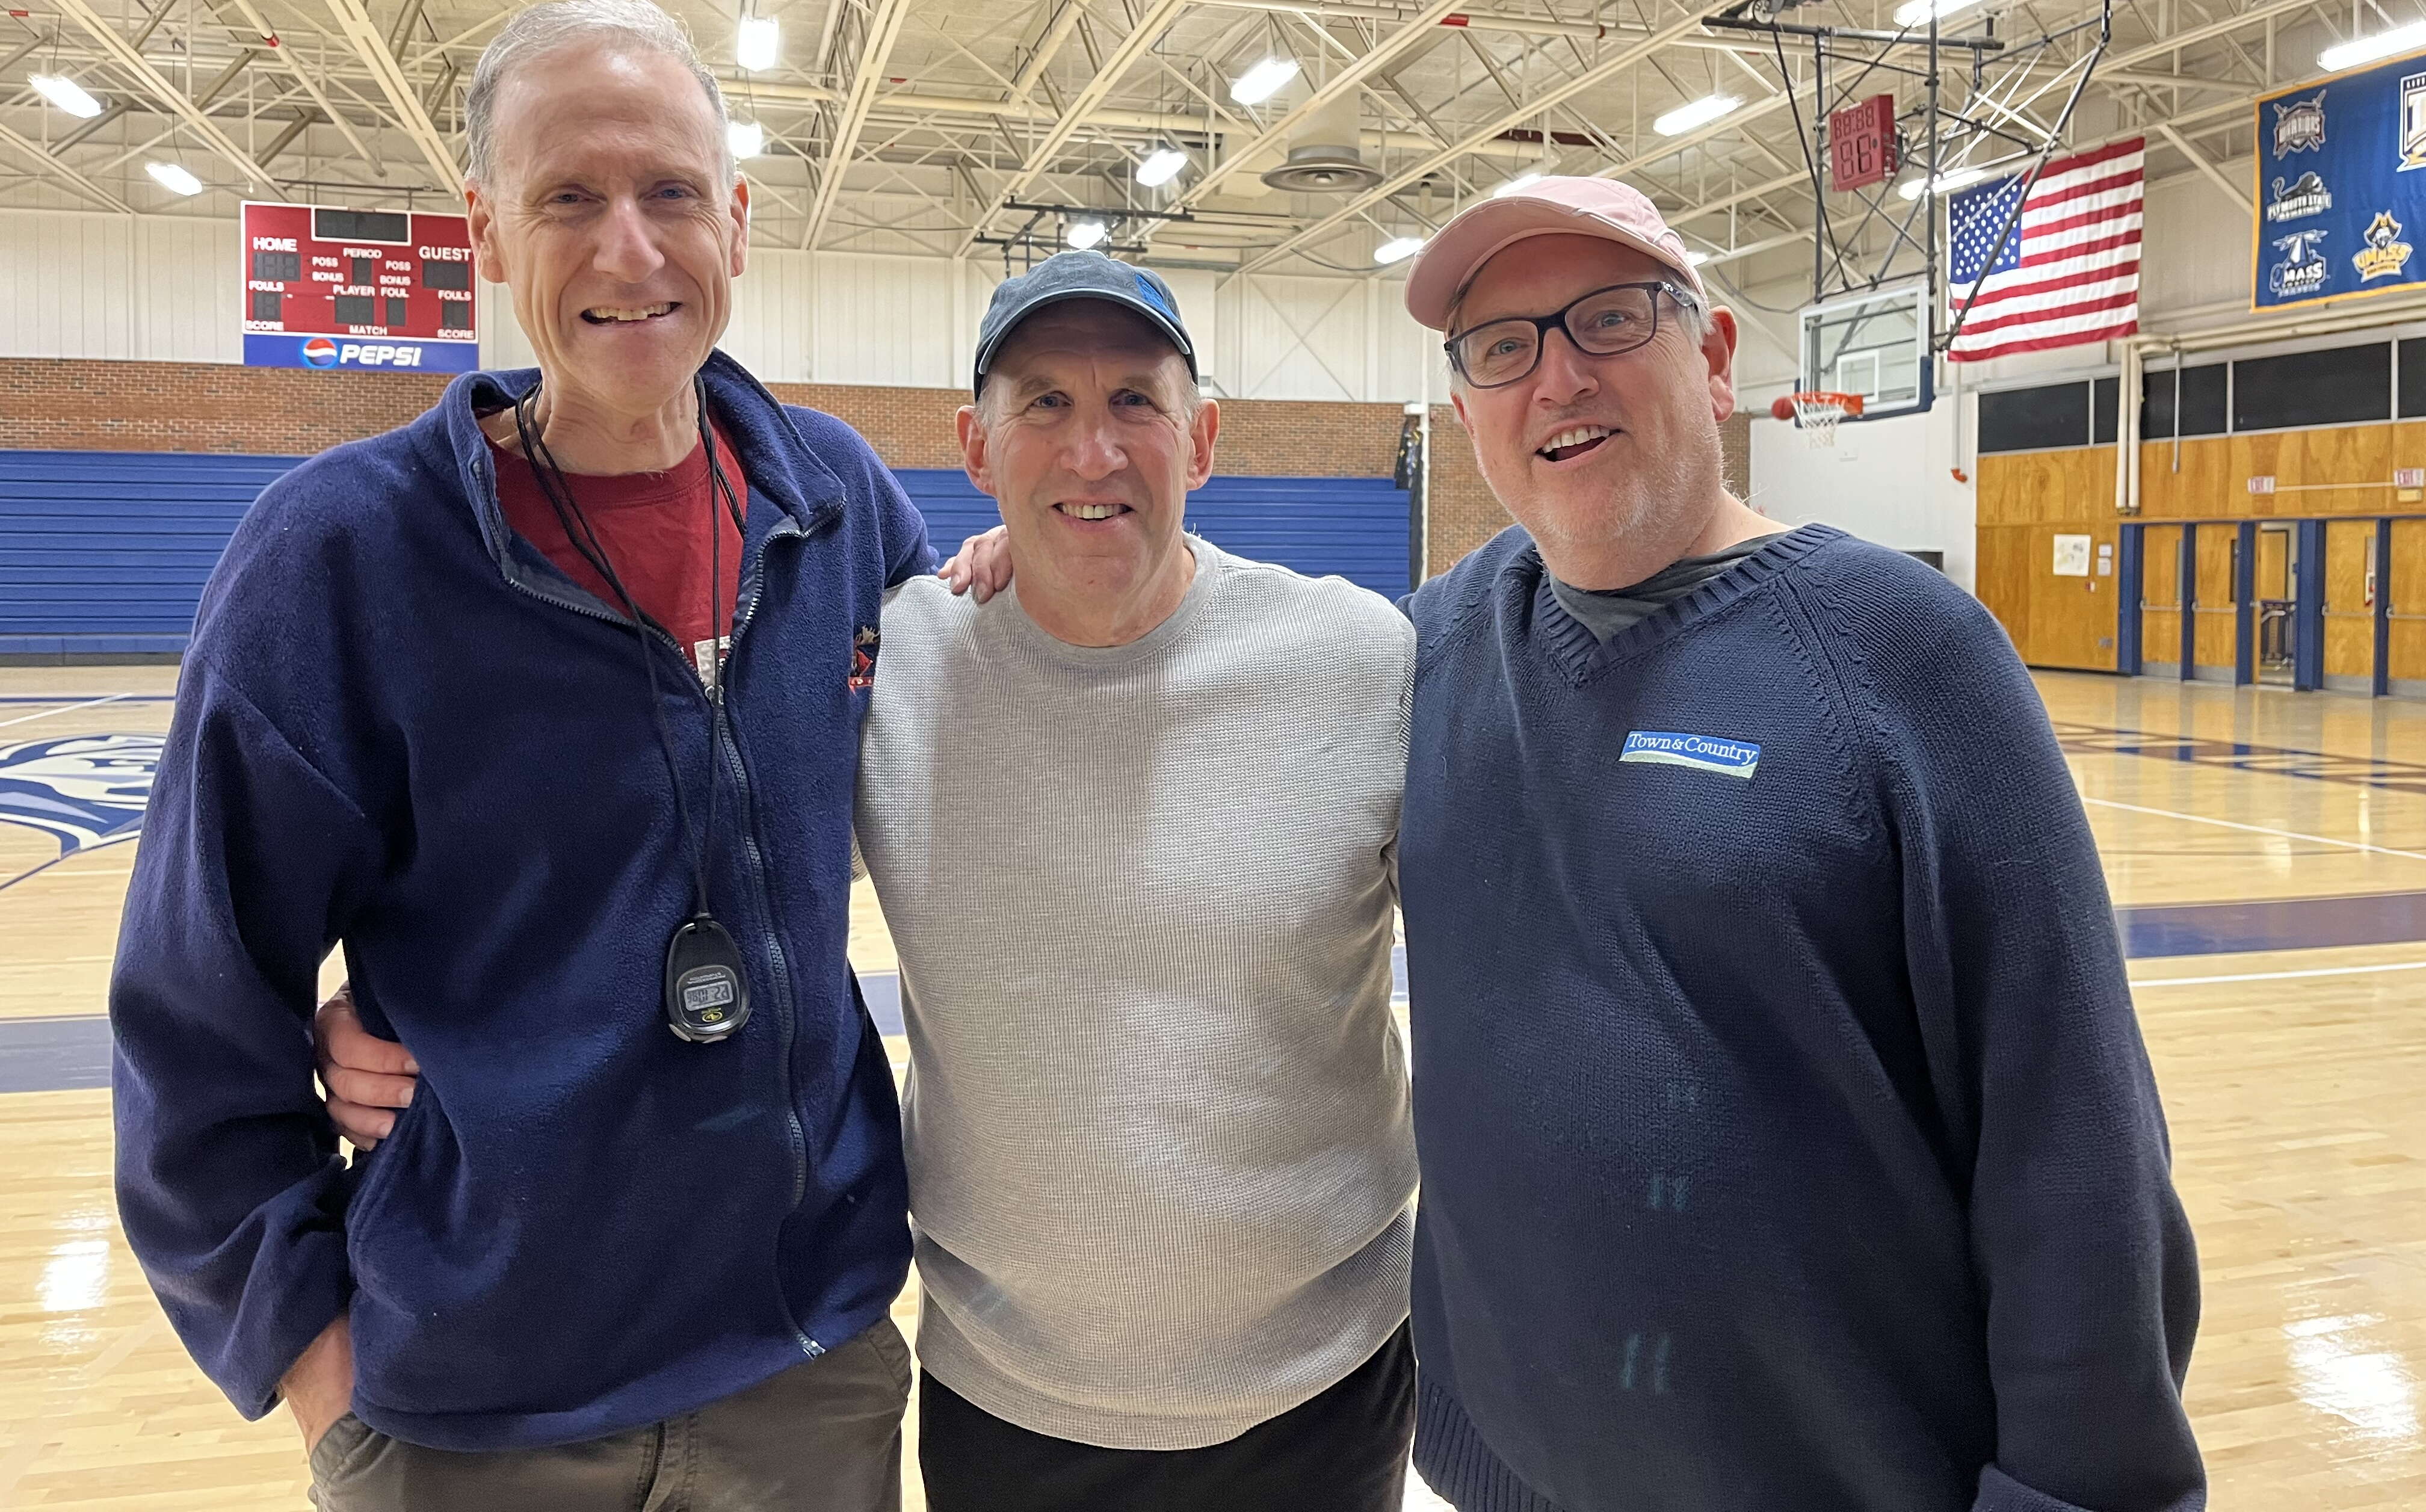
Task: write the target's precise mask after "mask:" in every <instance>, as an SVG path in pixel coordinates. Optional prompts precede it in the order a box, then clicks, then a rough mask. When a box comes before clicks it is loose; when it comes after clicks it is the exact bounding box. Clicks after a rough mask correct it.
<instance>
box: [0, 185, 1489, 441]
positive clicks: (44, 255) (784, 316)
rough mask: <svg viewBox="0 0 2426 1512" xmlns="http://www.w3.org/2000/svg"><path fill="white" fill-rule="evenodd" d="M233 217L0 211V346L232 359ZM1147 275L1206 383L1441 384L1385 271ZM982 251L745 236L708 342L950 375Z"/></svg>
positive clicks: (756, 363) (843, 376)
mask: <svg viewBox="0 0 2426 1512" xmlns="http://www.w3.org/2000/svg"><path fill="white" fill-rule="evenodd" d="M236 242H237V231H236V223H235V221H234V220H211V219H202V218H200V217H166V216H143V217H131V218H130V217H124V216H105V215H92V214H81V213H75V212H19V211H10V212H0V309H6V310H7V311H8V316H7V317H6V318H5V320H0V356H11V357H87V358H120V359H127V358H132V359H140V360H149V361H154V362H238V361H241V360H242V357H243V352H244V340H243V331H242V324H241V322H242V314H243V310H242V298H243V296H242V287H241V283H240V281H239V278H238V271H239V266H240V263H239V257H240V249H238V247H237V245H236ZM1163 277H1164V278H1165V280H1166V281H1168V282H1169V283H1170V284H1171V286H1172V292H1173V294H1175V295H1176V296H1177V297H1178V299H1179V308H1180V314H1181V315H1182V316H1183V317H1184V318H1185V319H1186V320H1187V322H1188V327H1189V330H1190V332H1192V333H1193V334H1194V335H1195V337H1196V341H1197V347H1198V353H1199V362H1200V365H1201V366H1202V367H1203V369H1204V371H1205V375H1206V377H1207V378H1209V379H1210V380H1211V382H1210V385H1209V386H1210V387H1211V388H1212V390H1213V392H1215V393H1217V394H1225V395H1229V396H1231V397H1244V398H1256V399H1359V400H1379V401H1384V402H1401V401H1405V400H1411V399H1415V398H1419V397H1421V396H1422V394H1423V393H1424V392H1425V386H1424V367H1425V364H1426V363H1428V362H1429V363H1430V364H1431V366H1432V368H1433V373H1432V378H1431V395H1432V397H1433V398H1434V399H1440V398H1443V397H1445V396H1446V394H1447V392H1448V388H1447V380H1446V373H1445V369H1443V368H1442V367H1441V364H1440V362H1439V360H1438V355H1437V346H1438V338H1437V337H1436V336H1434V335H1433V334H1432V333H1431V332H1429V331H1426V330H1423V329H1422V328H1420V327H1418V326H1417V325H1416V324H1415V322H1414V321H1413V320H1412V319H1410V318H1408V316H1407V314H1406V311H1405V308H1404V307H1403V306H1402V305H1401V304H1400V302H1399V299H1400V295H1401V292H1402V288H1403V286H1402V285H1401V284H1400V283H1399V281H1397V280H1395V279H1392V280H1381V281H1376V280H1370V279H1350V278H1337V279H1333V278H1266V277H1253V278H1245V279H1231V280H1229V281H1223V280H1222V278H1221V275H1219V274H1217V273H1214V272H1210V271H1206V270H1204V269H1195V268H1174V269H1171V270H1169V271H1167V272H1165V273H1164V275H1163ZM1001 279H1002V265H1001V260H1000V259H999V258H983V257H979V258H970V259H967V260H965V261H962V262H957V263H956V262H952V261H949V260H947V259H944V258H914V257H883V256H870V255H865V254H852V253H830V252H820V253H816V254H811V253H807V252H801V251H794V250H790V249H769V248H756V249H752V252H751V255H750V265H749V269H748V271H746V272H745V273H744V274H743V275H742V277H741V278H740V279H739V280H738V281H736V283H735V285H734V299H733V316H732V320H731V322H730V324H729V325H728V326H727V328H726V334H725V339H724V346H725V349H726V350H727V351H729V352H731V353H732V354H733V355H734V356H735V357H736V358H737V359H739V360H740V361H741V362H743V363H744V364H745V365H747V366H748V367H749V368H750V369H751V370H752V372H754V373H756V374H758V375H759V377H761V378H765V379H767V380H768V381H769V382H777V383H783V382H812V381H813V382H824V383H882V384H907V385H914V386H918V387H934V388H951V389H957V388H959V387H961V386H962V384H963V383H965V382H966V381H967V378H968V371H969V364H970V362H971V360H972V357H973V356H974V353H975V351H976V346H977V327H978V319H979V318H980V317H981V316H982V315H983V314H984V312H985V307H986V301H987V299H988V298H989V297H990V296H991V295H992V293H993V291H994V288H995V284H996V283H998V282H999V281H1001ZM477 301H478V306H479V319H480V330H481V339H480V360H481V362H482V364H483V365H484V366H489V367H523V366H527V365H529V364H530V363H531V362H533V361H534V357H533V354H532V350H531V346H530V342H529V341H528V339H527V338H526V336H525V335H524V332H523V330H522V329H521V327H520V326H519V325H518V324H517V323H516V322H515V319H514V314H513V304H512V300H511V299H510V298H509V296H508V295H507V293H506V291H505V290H504V289H503V288H501V287H500V286H498V285H496V284H493V283H490V282H488V281H485V280H483V281H481V282H480V283H479V285H478V286H477Z"/></svg>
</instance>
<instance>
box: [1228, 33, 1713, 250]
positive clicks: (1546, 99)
mask: <svg viewBox="0 0 2426 1512" xmlns="http://www.w3.org/2000/svg"><path fill="white" fill-rule="evenodd" d="M1704 14H1705V12H1703V11H1701V10H1699V9H1694V10H1689V11H1687V12H1686V13H1685V14H1683V15H1681V16H1678V17H1676V18H1674V20H1672V21H1670V22H1669V23H1668V24H1666V25H1664V26H1662V27H1660V28H1659V29H1658V31H1656V32H1653V33H1652V34H1651V35H1650V36H1648V37H1646V38H1644V39H1643V40H1642V41H1639V42H1636V43H1635V44H1633V45H1632V46H1630V47H1624V48H1620V49H1619V50H1618V51H1616V52H1615V53H1612V54H1610V55H1609V56H1608V57H1605V58H1603V59H1602V60H1601V61H1600V62H1598V63H1595V64H1593V66H1592V67H1591V68H1588V69H1586V70H1584V71H1583V72H1580V73H1578V74H1577V75H1576V76H1575V77H1573V78H1571V79H1569V80H1567V81H1566V82H1565V83H1564V84H1561V85H1560V86H1558V87H1557V88H1550V89H1545V90H1544V91H1542V93H1541V94H1539V95H1538V96H1536V97H1535V98H1533V99H1531V100H1529V101H1528V102H1526V104H1525V106H1524V108H1522V109H1519V110H1511V111H1509V112H1508V113H1507V114H1506V115H1504V116H1501V117H1499V118H1498V119H1497V120H1496V121H1492V122H1491V123H1490V124H1488V125H1486V126H1482V127H1480V128H1478V129H1477V130H1475V131H1472V132H1469V133H1467V134H1466V135H1465V136H1464V137H1460V138H1459V139H1458V140H1456V141H1455V142H1452V143H1450V144H1449V145H1448V146H1447V147H1444V148H1442V149H1441V150H1440V151H1439V152H1436V153H1431V155H1430V156H1427V157H1425V158H1423V159H1421V160H1420V161H1418V162H1417V163H1415V165H1414V166H1413V167H1411V168H1404V169H1399V171H1398V172H1396V173H1394V174H1392V175H1390V176H1389V177H1388V178H1386V179H1383V181H1382V182H1381V183H1379V184H1377V185H1374V186H1373V187H1371V188H1369V189H1367V190H1366V191H1365V192H1364V193H1363V194H1360V195H1358V196H1356V197H1355V198H1354V199H1352V200H1350V201H1348V203H1346V204H1345V205H1342V206H1341V207H1340V208H1338V209H1337V210H1334V211H1333V212H1332V213H1331V214H1330V215H1327V216H1325V217H1322V218H1321V219H1319V220H1318V221H1316V222H1315V223H1314V224H1313V225H1311V226H1308V227H1306V228H1305V229H1304V230H1302V231H1301V232H1299V233H1297V234H1296V235H1294V236H1290V237H1288V238H1286V239H1285V240H1284V241H1282V242H1281V244H1280V245H1279V246H1277V247H1274V248H1272V249H1270V250H1269V251H1266V252H1264V253H1262V254H1261V255H1260V256H1257V257H1253V258H1251V259H1249V260H1248V261H1246V262H1244V263H1241V264H1240V265H1239V266H1238V271H1239V272H1241V273H1253V272H1254V271H1255V270H1256V269H1258V268H1262V267H1268V266H1270V265H1272V264H1274V263H1276V262H1279V261H1280V260H1281V259H1282V258H1284V257H1286V256H1287V255H1288V254H1289V253H1291V252H1293V251H1295V250H1297V249H1299V248H1301V247H1302V246H1304V245H1305V244H1306V243H1308V242H1310V241H1313V240H1314V239H1315V238H1317V237H1318V236H1322V235H1325V234H1327V233H1330V232H1332V231H1334V230H1336V229H1337V228H1338V227H1340V226H1343V225H1345V224H1347V223H1348V222H1349V221H1350V220H1351V219H1353V218H1355V217H1358V216H1361V215H1362V214H1364V212H1365V211H1367V210H1368V209H1370V208H1371V207H1372V206H1374V205H1377V204H1380V203H1382V202H1383V201H1386V200H1387V199H1389V198H1390V196H1392V195H1394V194H1396V193H1398V192H1399V190H1401V189H1403V188H1405V187H1407V186H1408V185H1411V184H1414V183H1415V182H1416V181H1417V180H1419V179H1421V178H1423V177H1424V176H1425V175H1427V174H1429V173H1432V172H1435V171H1437V170H1438V169H1443V168H1446V167H1448V165H1449V164H1450V163H1453V162H1455V161H1456V160H1457V159H1458V158H1459V157H1460V156H1462V155H1464V153H1467V152H1470V151H1471V150H1472V149H1473V148H1474V147H1475V146H1476V145H1477V144H1479V143H1481V142H1486V141H1489V140H1491V139H1492V138H1494V137H1497V136H1498V135H1499V134H1500V133H1501V132H1503V131H1506V130H1508V129H1509V128H1510V127H1512V126H1515V125H1517V124H1519V123H1521V122H1523V121H1528V120H1530V119H1532V118H1533V117H1535V116H1538V115H1541V114H1542V113H1544V112H1545V111H1547V110H1550V109H1552V108H1553V107H1555V106H1558V105H1564V104H1566V103H1567V102H1568V101H1569V100H1572V99H1574V98H1575V97H1576V96H1577V95H1579V94H1581V93H1583V92H1584V91H1585V90H1586V89H1589V88H1592V87H1593V86H1594V85H1596V84H1598V83H1600V82H1601V81H1602V80H1604V79H1608V78H1611V77H1613V76H1615V75H1616V74H1618V73H1621V72H1625V70H1627V69H1630V68H1632V67H1633V66H1634V65H1635V64H1637V63H1639V62H1641V61H1642V59H1644V58H1645V57H1648V56H1651V55H1652V54H1653V53H1656V52H1658V50H1659V49H1660V48H1662V47H1665V46H1666V45H1668V44H1669V43H1670V42H1672V41H1674V40H1676V39H1677V38H1679V37H1683V36H1686V35H1688V34H1690V33H1694V32H1697V31H1699V30H1700V29H1701V25H1702V17H1703V15H1704ZM1709 14H1716V12H1715V11H1713V12H1709ZM1739 113H1740V112H1739Z"/></svg>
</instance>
